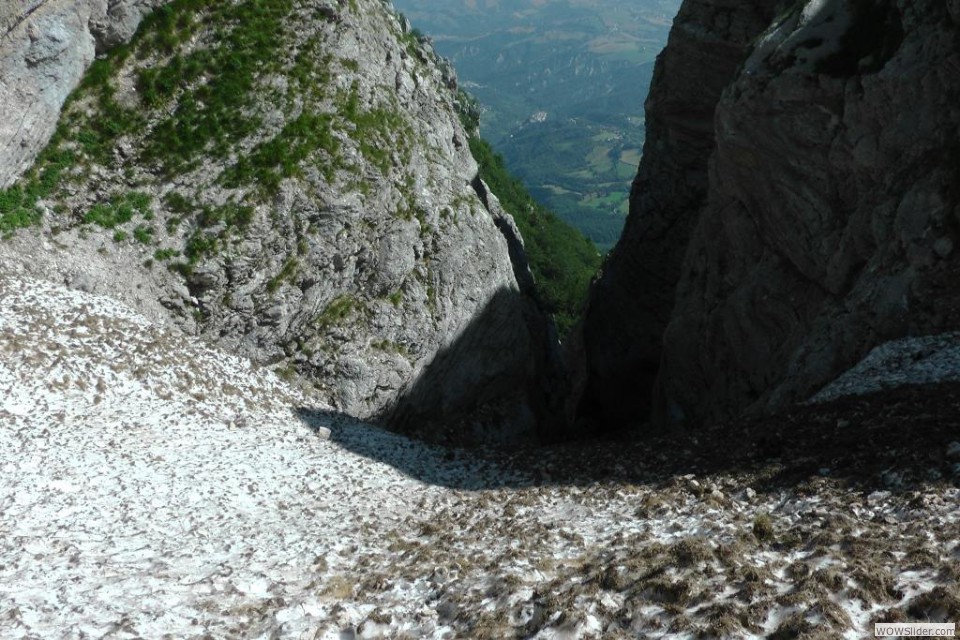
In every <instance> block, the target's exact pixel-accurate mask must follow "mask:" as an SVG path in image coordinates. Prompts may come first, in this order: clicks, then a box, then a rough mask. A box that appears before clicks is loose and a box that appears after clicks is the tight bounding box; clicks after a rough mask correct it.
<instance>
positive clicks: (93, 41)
mask: <svg viewBox="0 0 960 640" xmlns="http://www.w3.org/2000/svg"><path fill="white" fill-rule="evenodd" d="M167 1H169V0H110V1H109V2H108V1H107V0H80V1H75V0H69V1H68V0H15V1H13V2H4V3H3V6H0V105H3V118H2V119H0V188H3V187H7V186H9V185H10V184H11V183H12V182H13V180H14V179H15V178H16V177H17V175H19V174H20V173H21V172H22V171H24V170H25V169H26V168H27V167H29V166H30V164H31V163H32V162H33V160H34V159H35V158H36V156H37V154H38V153H39V152H40V150H41V149H43V147H44V146H45V145H46V143H47V141H49V140H50V136H52V135H53V132H54V129H55V127H56V124H57V119H58V118H59V115H60V108H61V107H62V106H63V103H64V101H65V100H66V99H67V96H69V95H70V92H71V91H73V89H74V88H76V86H77V84H78V83H79V82H80V78H81V77H83V73H84V71H86V69H87V67H89V66H90V63H91V62H93V58H94V55H95V53H96V51H97V50H99V49H103V48H106V47H110V46H113V45H115V44H119V43H120V42H124V41H126V40H128V39H129V38H130V37H131V36H132V35H133V33H134V32H135V31H136V29H137V25H138V24H139V23H140V19H141V18H142V17H143V15H144V14H146V13H148V12H149V11H150V10H151V9H152V8H154V7H156V6H159V5H161V4H164V3H165V2H167Z"/></svg>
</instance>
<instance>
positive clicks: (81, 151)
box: [0, 0, 556, 437]
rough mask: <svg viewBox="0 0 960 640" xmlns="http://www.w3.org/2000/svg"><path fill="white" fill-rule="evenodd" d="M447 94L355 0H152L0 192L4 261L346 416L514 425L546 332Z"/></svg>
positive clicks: (430, 68)
mask: <svg viewBox="0 0 960 640" xmlns="http://www.w3.org/2000/svg"><path fill="white" fill-rule="evenodd" d="M39 15H40V12H39V10H38V12H35V13H33V14H30V16H29V17H28V19H26V20H25V21H23V22H22V23H20V24H19V25H18V26H16V27H15V29H14V30H13V31H11V32H10V33H8V34H7V36H6V37H5V39H4V46H7V43H8V42H12V43H17V42H20V41H22V40H24V37H26V40H29V39H30V38H29V33H30V32H31V29H37V28H39V27H38V25H37V23H36V20H38V19H39V17H38V16H39ZM81 31H82V30H81ZM24 33H26V34H27V35H26V36H24ZM87 35H88V36H89V34H87ZM18 38H19V39H18ZM84 51H86V50H84ZM84 55H85V54H84ZM87 60H88V58H87V57H83V56H80V61H79V62H77V64H80V63H81V62H86V61H87ZM27 67H28V68H30V63H29V61H28V63H27ZM72 77H73V76H70V78H72ZM63 82H64V83H65V84H64V85H63V86H58V90H63V89H64V88H67V87H68V86H69V82H68V81H67V80H64V81H63ZM455 86H456V79H455V77H454V75H453V72H452V70H450V69H449V68H448V67H446V66H445V65H444V64H442V63H440V62H439V60H438V59H436V58H435V57H434V56H433V55H432V53H431V52H430V51H429V49H428V48H425V47H424V46H422V45H421V43H420V42H419V41H418V40H417V39H416V37H414V35H413V34H411V33H409V32H405V31H404V30H403V26H402V25H401V23H400V21H399V20H398V19H397V17H396V16H395V15H394V14H393V13H392V11H391V10H390V9H389V7H388V6H386V5H384V4H383V3H382V2H379V1H375V0H350V1H349V2H334V1H332V0H276V1H272V2H261V1H259V0H243V1H241V2H226V1H214V2H203V1H201V0H176V1H174V2H172V3H170V4H168V5H166V6H164V7H163V8H161V9H159V10H158V11H157V12H155V13H154V14H152V15H151V16H150V17H149V18H148V19H147V20H146V22H145V23H144V24H143V25H142V26H141V28H140V30H139V31H138V33H137V35H136V37H134V38H133V39H132V41H130V43H129V44H125V45H122V46H119V47H116V48H114V49H113V50H111V51H110V53H109V54H107V55H105V56H103V57H101V58H100V59H98V60H97V61H96V62H95V63H94V65H93V66H92V67H91V69H90V71H88V72H87V74H86V75H85V77H84V79H83V82H82V84H81V86H80V88H79V89H78V90H77V91H76V92H75V93H74V94H72V96H71V98H70V100H69V101H68V103H67V105H66V107H65V108H64V110H63V113H62V116H61V118H60V123H59V125H58V129H57V132H56V134H55V135H54V136H53V138H52V141H51V143H50V144H49V146H47V147H46V148H45V149H44V151H43V152H42V153H41V154H40V156H39V157H38V159H37V161H36V163H35V164H34V165H33V167H32V168H31V169H30V170H29V171H28V172H27V173H26V174H24V175H23V177H21V178H20V179H19V180H18V181H17V182H16V183H14V184H13V185H12V186H10V187H9V188H8V189H6V190H5V191H3V192H0V230H2V231H3V232H4V233H5V234H6V235H7V236H12V237H8V238H7V239H6V240H5V241H4V242H2V243H0V257H2V259H3V263H4V270H5V271H8V272H10V271H13V272H18V271H19V272H25V273H34V274H38V275H42V276H44V277H46V278H50V279H54V280H61V281H67V282H69V283H71V284H73V285H74V286H75V287H78V288H82V289H85V290H89V291H98V292H110V293H111V294H112V295H115V296H116V297H118V298H120V299H122V300H125V301H127V302H129V303H131V304H134V305H136V306H137V307H138V308H139V309H141V310H142V311H143V312H144V313H146V314H147V315H148V316H150V317H152V318H156V319H163V318H165V319H168V320H172V321H173V322H174V323H176V324H177V325H178V326H180V327H181V328H183V329H184V330H186V331H187V332H190V333H198V334H201V335H204V336H207V337H209V338H210V339H212V340H214V341H216V342H218V343H219V344H221V345H223V346H225V347H227V348H229V349H230V350H232V351H233V352H235V353H239V354H243V355H245V356H247V357H250V358H252V359H253V360H255V361H257V362H259V363H269V364H271V365H273V366H274V367H275V368H277V369H278V370H280V371H282V372H284V373H285V375H289V376H297V377H300V378H301V379H304V380H307V381H309V382H310V383H312V386H314V387H315V388H316V389H317V390H319V391H320V392H321V393H322V394H323V396H324V397H325V398H326V399H327V400H328V401H329V402H331V403H332V404H333V405H334V406H336V407H337V408H338V409H340V410H342V411H345V412H348V413H351V414H353V415H358V416H362V417H368V418H375V419H379V420H383V421H387V422H389V423H390V424H392V425H394V426H396V427H397V428H405V427H409V426H411V425H416V427H417V429H418V430H420V431H421V432H423V433H424V434H425V435H429V436H431V437H446V436H448V435H455V436H456V437H469V436H477V437H487V436H490V435H491V434H495V435H496V436H497V437H525V436H529V435H531V434H532V432H533V430H534V427H535V423H536V422H537V421H538V420H539V419H545V418H547V417H548V414H549V405H550V402H552V400H550V398H549V397H548V396H549V393H552V392H553V391H552V390H551V387H555V386H556V385H554V384H553V382H554V381H553V380H552V379H551V373H550V371H549V367H550V366H552V365H549V364H548V363H549V362H550V358H549V357H548V354H549V352H550V351H551V350H552V349H553V346H552V342H551V338H550V335H551V334H550V331H549V330H548V323H547V321H546V319H545V318H544V316H543V315H542V314H541V313H540V311H539V310H538V308H537V306H536V304H535V302H534V300H533V298H532V291H531V290H530V279H529V274H528V273H527V272H526V268H525V262H524V260H523V259H522V253H523V249H522V241H521V240H520V238H519V235H518V234H517V232H516V230H515V227H514V225H513V222H512V220H511V218H510V217H509V216H508V215H506V214H505V213H504V212H503V211H502V210H501V209H500V208H499V205H498V203H497V200H496V198H495V197H492V196H488V195H487V194H486V190H485V188H484V187H483V186H482V183H480V182H479V181H478V180H476V175H477V166H476V163H475V162H474V160H473V158H472V157H471V155H470V151H469V148H468V144H467V137H466V135H465V134H464V132H463V129H462V127H461V125H460V122H459V119H458V117H457V114H456V108H455V107H456V105H455V100H456V93H455ZM18 90H19V89H16V88H15V91H14V93H16V92H17V91H18ZM63 94H64V95H65V92H64V93H63ZM57 95H60V94H59V93H58V94H57ZM42 124H43V123H42V122H40V123H35V125H34V128H42V127H41V125H42ZM18 136H19V137H18ZM43 138H44V136H43V135H41V134H39V133H37V132H36V131H34V132H33V133H31V134H30V135H29V136H25V135H24V134H21V133H19V132H18V133H15V134H14V135H13V136H12V137H11V136H9V135H8V138H6V139H5V140H4V145H5V146H16V145H17V144H20V143H21V142H22V141H24V140H28V139H29V140H41V139H43ZM31 144H32V143H29V144H27V145H26V146H27V147H30V146H31ZM16 166H17V164H16V163H14V168H16ZM478 190H479V192H480V193H478ZM481 194H482V195H483V198H481ZM511 255H514V256H516V257H517V260H516V261H515V262H513V261H511ZM467 415H469V416H470V418H469V419H467V418H466V417H465V416H467ZM426 416H429V417H430V420H429V421H427V420H424V419H423V418H424V417H426ZM461 419H464V420H467V422H468V423H469V424H466V425H463V427H462V428H461V426H460V424H459V422H458V421H459V420H461ZM545 421H546V420H544V422H545ZM430 425H435V428H434V427H433V426H430ZM505 425H508V426H507V427H505ZM503 428H506V429H508V431H509V433H500V431H499V430H500V429H503ZM471 430H472V431H471Z"/></svg>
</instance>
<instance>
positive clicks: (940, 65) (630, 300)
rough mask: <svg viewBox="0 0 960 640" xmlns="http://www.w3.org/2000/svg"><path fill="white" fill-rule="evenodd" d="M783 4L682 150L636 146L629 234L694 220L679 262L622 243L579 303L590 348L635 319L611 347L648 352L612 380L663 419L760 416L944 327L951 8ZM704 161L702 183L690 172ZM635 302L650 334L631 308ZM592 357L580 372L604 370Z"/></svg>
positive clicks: (691, 6)
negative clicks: (590, 297) (589, 298)
mask: <svg viewBox="0 0 960 640" xmlns="http://www.w3.org/2000/svg"><path fill="white" fill-rule="evenodd" d="M757 4H759V3H757ZM753 5H754V3H750V2H737V3H729V4H728V3H719V2H706V3H704V2H687V3H685V9H684V11H683V12H682V13H681V15H680V16H679V17H678V21H677V24H676V26H675V28H674V31H675V32H676V33H685V32H692V33H694V34H699V35H697V36H696V37H698V38H701V39H703V42H704V43H705V44H706V43H708V42H709V39H704V38H706V36H705V35H704V34H705V33H711V32H710V31H709V30H705V29H703V28H702V26H701V25H702V24H704V22H705V20H706V18H707V17H709V16H710V15H712V14H711V11H715V10H717V9H718V8H720V7H727V9H728V11H727V12H725V13H724V15H726V16H727V19H728V21H729V24H735V25H740V26H741V28H742V29H747V30H748V31H749V30H754V28H755V27H756V25H757V11H756V9H755V8H754V6H753ZM782 9H783V11H781V12H779V13H778V14H777V18H776V19H775V20H773V22H772V23H771V24H770V25H769V27H768V28H767V29H766V30H765V31H764V32H763V33H762V34H760V35H759V37H758V38H757V39H756V41H755V42H754V44H753V46H752V47H750V48H749V49H748V48H746V47H744V48H741V51H743V53H744V55H743V59H742V60H739V61H737V62H736V63H731V68H732V67H736V68H737V69H738V71H737V72H736V74H735V76H734V77H732V78H731V81H729V82H727V83H726V84H727V86H726V88H725V89H724V90H723V93H722V97H721V99H720V100H719V102H718V104H717V106H716V110H715V112H714V113H713V117H712V118H707V119H703V118H701V119H695V120H694V121H695V122H696V123H697V124H698V125H700V128H699V129H697V128H694V127H689V128H688V129H689V130H690V131H692V132H693V133H692V134H691V136H692V137H693V138H694V139H695V140H696V141H698V142H696V143H695V144H692V143H687V144H686V145H685V147H684V148H686V149H689V150H690V156H689V157H686V158H684V157H681V156H678V155H677V154H676V153H675V152H673V153H671V152H670V148H669V147H668V148H667V149H666V152H664V151H661V150H660V149H658V147H657V146H656V145H657V141H656V137H654V138H653V139H652V140H651V141H650V143H649V144H648V147H647V149H646V155H645V157H644V161H643V162H644V164H643V166H642V167H641V172H640V179H639V182H638V189H639V191H640V193H639V194H638V195H637V196H636V197H635V199H634V210H633V212H632V219H631V228H639V227H644V226H649V227H651V228H655V225H656V224H657V221H658V220H659V219H660V218H661V214H660V213H659V212H661V211H666V212H669V213H670V214H673V215H679V214H682V215H679V217H678V218H677V221H676V224H684V222H685V221H687V220H692V223H688V224H689V225H690V226H689V227H688V228H690V229H692V231H691V232H689V233H687V232H685V231H684V230H683V229H680V230H679V231H675V232H674V236H673V239H672V240H671V241H670V242H669V243H668V244H667V246H668V247H671V248H672V252H671V253H670V256H677V255H680V254H683V252H684V251H685V254H684V258H683V260H682V268H681V270H680V271H679V278H678V277H677V272H671V271H669V270H666V269H665V268H664V269H660V270H659V271H656V272H654V271H652V270H649V269H648V270H647V271H646V272H645V271H644V270H643V269H639V268H636V267H635V266H633V265H635V264H642V263H643V262H644V261H650V260H651V259H653V256H655V255H656V254H653V253H651V250H650V246H651V244H652V243H653V242H654V241H655V240H656V234H655V233H654V232H652V231H651V232H647V233H646V234H639V235H638V234H636V233H632V234H631V233H628V234H627V235H625V236H624V239H623V241H622V242H621V244H620V246H618V248H617V252H616V253H615V254H614V256H613V257H612V259H611V261H610V264H609V265H608V267H607V269H606V273H605V280H607V281H609V284H606V285H603V286H601V287H600V288H598V290H597V291H596V292H595V295H594V308H593V311H592V313H591V316H589V317H588V321H587V334H586V335H587V337H588V338H591V332H597V333H599V337H593V338H592V340H591V341H592V342H593V343H601V344H604V343H605V340H606V338H605V337H604V336H605V335H607V334H609V333H610V332H611V331H610V329H608V328H605V327H604V323H606V324H607V325H608V326H613V327H617V326H624V325H629V323H630V322H634V323H635V326H634V327H633V328H632V329H631V332H630V333H628V334H627V335H628V336H629V337H628V339H627V340H626V341H625V346H629V347H630V348H631V349H640V348H641V347H642V345H653V346H647V347H646V350H645V351H642V352H643V353H644V354H645V356H646V357H645V359H644V360H643V364H642V365H640V364H639V363H638V362H629V361H628V362H626V363H625V365H626V368H625V369H623V370H621V372H620V373H619V375H620V376H621V377H622V378H623V379H624V380H626V381H627V382H628V383H633V384H636V385H637V389H638V393H640V394H641V395H644V394H647V393H649V390H650V387H649V381H650V379H651V378H654V377H655V378H656V384H655V387H656V388H655V390H654V414H653V415H654V418H655V419H656V420H657V421H658V422H661V423H664V422H665V423H670V422H678V421H685V422H692V423H696V422H701V421H703V420H708V419H717V418H722V417H725V416H730V415H735V414H738V413H741V412H743V411H745V410H747V411H769V410H775V409H778V408H781V407H783V406H785V405H787V404H789V403H791V402H794V401H797V400H802V399H804V398H806V397H808V396H809V395H810V394H812V393H813V392H815V391H816V390H817V389H818V388H819V387H821V386H822V385H824V384H825V383H827V382H829V381H830V380H831V379H833V378H834V377H835V376H836V375H837V374H838V373H840V372H842V371H843V370H845V369H846V368H848V367H850V366H851V365H852V364H854V363H855V362H856V361H857V359H858V358H859V357H861V356H862V355H863V354H864V353H866V352H867V351H868V350H869V349H870V348H871V347H873V346H875V345H877V344H879V343H881V342H883V341H885V340H888V339H893V338H897V337H901V336H904V335H910V334H926V333H936V332H939V331H944V330H948V329H951V328H956V327H957V326H958V325H960V315H958V313H957V307H958V305H957V289H956V286H955V284H953V280H955V278H953V277H952V274H955V273H956V266H957V265H956V259H957V258H956V254H955V252H954V246H955V244H956V242H957V238H956V232H957V229H958V223H960V217H958V214H960V210H958V208H957V205H958V202H960V193H958V191H957V167H958V163H960V142H958V136H957V127H958V124H960V108H958V107H957V104H960V103H958V97H960V74H958V73H957V70H958V69H960V31H958V27H957V18H958V13H957V7H956V3H943V2H934V1H921V2H906V1H894V0H883V1H877V2H852V3H848V2H842V1H833V0H826V1H819V0H818V1H814V2H800V3H793V4H790V5H789V6H784V7H782ZM707 24H709V22H707ZM744 25H753V27H749V28H748V27H745V26H744ZM737 33H741V34H742V33H744V31H742V30H741V31H737ZM755 33H759V30H755ZM749 39H750V37H749V36H747V37H746V38H742V39H741V38H733V39H732V41H733V42H737V43H741V44H745V43H746V42H747V41H748V40H749ZM677 42H678V40H676V39H672V40H671V44H670V46H669V47H668V50H667V52H666V53H665V54H664V60H669V59H670V57H671V55H673V53H672V52H671V49H674V50H676V49H677V48H678V44H677ZM741 63H742V64H741ZM737 65H739V66H737ZM661 66H664V63H662V64H661ZM688 72H689V73H688V74H687V76H688V77H686V78H685V79H684V82H685V84H688V85H689V86H704V87H709V86H712V85H711V83H713V82H715V81H716V80H717V74H716V71H715V70H713V69H711V68H710V67H709V66H707V65H705V64H704V65H700V66H699V67H696V66H691V67H690V68H688ZM676 80H677V79H676V76H674V81H676ZM664 84H666V87H667V90H668V93H669V95H673V96H677V97H682V95H683V94H682V92H678V91H676V90H671V89H670V86H669V85H670V78H669V76H668V75H667V74H665V73H660V74H659V75H658V78H657V80H656V81H655V85H656V86H655V87H654V92H653V95H655V96H656V95H659V92H660V91H662V90H663V87H664ZM657 105H658V102H657V101H656V100H652V103H651V107H652V108H653V111H654V113H656V107H657ZM654 122H656V121H655V120H654ZM651 126H652V127H653V128H654V129H653V131H654V134H656V124H654V125H651ZM704 149H707V150H708V151H707V152H706V153H704ZM709 149H712V157H711V158H710V162H709V172H708V174H707V175H706V176H705V180H706V182H705V183H704V182H703V180H704V176H703V174H702V173H700V172H699V171H698V169H699V167H700V166H701V165H699V164H698V162H702V161H703V160H704V158H705V157H706V155H707V154H708V153H709ZM695 154H698V155H695ZM662 163H674V164H671V165H670V166H672V167H673V168H674V169H675V171H674V173H673V174H666V173H661V177H662V178H663V179H664V180H665V181H666V183H667V184H666V185H659V184H657V185H654V184H651V183H650V181H649V179H646V178H645V177H646V176H649V175H650V171H651V169H652V168H654V167H657V166H659V165H660V164H662ZM703 189H705V193H706V198H705V199H704V200H703V201H702V202H701V203H700V204H697V203H696V198H695V196H696V194H697V193H698V190H703ZM699 192H700V193H702V192H703V191H699ZM691 198H693V200H694V201H693V202H691ZM670 228H671V230H672V229H673V227H670ZM664 262H669V261H668V260H664ZM651 273H652V275H650V274H651ZM604 286H605V287H606V288H605V289H604V288H603V287H604ZM608 291H612V295H610V298H611V299H609V300H605V301H603V302H599V300H601V299H602V297H603V296H606V295H608ZM668 291H672V292H674V293H675V298H673V304H672V305H671V304H670V302H671V300H670V296H669V294H665V293H664V292H668ZM648 300H649V301H650V302H647V301H648ZM598 305H602V306H599V310H598ZM645 305H650V306H651V307H652V308H653V309H655V310H657V313H658V315H656V316H655V319H656V321H650V320H647V319H645V318H644V317H643V316H642V315H640V314H637V313H635V312H634V311H632V309H635V308H638V307H639V308H641V309H642V308H644V307H645ZM671 306H672V310H671V309H670V307H671ZM604 307H606V308H610V309H613V310H614V311H613V312H608V311H603V308H604ZM617 309H625V310H626V311H625V312H621V313H617V312H616V310H617ZM664 317H669V324H668V326H667V327H666V329H665V330H663V324H662V319H663V318H664ZM614 323H619V325H617V324H614ZM618 335H623V334H622V332H621V333H618ZM658 338H659V339H662V352H660V353H659V358H658V352H657V349H656V346H657V345H659V344H661V343H660V342H658ZM614 339H620V340H622V338H614ZM638 345H639V346H638ZM621 351H625V352H626V351H628V350H627V349H626V348H621ZM597 353H603V352H602V351H600V352H597ZM592 358H593V361H592V362H591V364H592V366H593V369H594V370H596V369H597V368H598V364H597V362H600V363H601V364H602V362H603V360H602V359H599V360H598V358H597V355H593V356H592ZM588 399H589V396H588ZM634 416H635V418H637V419H644V418H645V416H642V415H637V414H634Z"/></svg>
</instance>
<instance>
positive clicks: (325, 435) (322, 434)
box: [315, 427, 330, 440]
mask: <svg viewBox="0 0 960 640" xmlns="http://www.w3.org/2000/svg"><path fill="white" fill-rule="evenodd" d="M315 433H316V434H317V437H318V438H320V439H321V440H329V439H330V429H328V428H327V427H317V429H316V431H315Z"/></svg>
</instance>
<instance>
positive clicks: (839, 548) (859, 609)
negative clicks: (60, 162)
mask: <svg viewBox="0 0 960 640" xmlns="http://www.w3.org/2000/svg"><path fill="white" fill-rule="evenodd" d="M498 460H500V458H497V457H496V456H493V455H490V456H484V455H480V454H479V453H474V452H468V451H463V450H452V449H451V450H447V449H442V448H438V447H431V446H428V445H424V444H420V443H416V442H412V441H410V440H408V439H406V438H403V437H401V436H397V435H393V434H389V433H387V432H384V431H382V430H380V429H378V428H375V427H371V426H368V425H364V424H362V423H358V422H354V421H351V420H349V419H346V418H343V417H339V416H337V415H336V414H335V413H334V412H332V411H329V408H328V407H324V406H322V405H320V404H319V403H318V402H317V401H315V400H312V399H310V398H309V397H307V396H305V395H303V394H301V393H300V392H298V391H297V390H295V389H293V388H292V387H290V386H288V385H287V384H285V383H284V382H282V381H281V380H279V379H278V378H277V377H276V376H274V375H273V374H272V373H270V372H269V371H267V370H265V369H258V368H255V367H252V366H251V365H250V364H249V363H248V362H245V361H243V360H242V359H240V358H236V357H233V356H229V355H225V354H223V353H220V352H218V351H215V350H212V349H210V348H208V347H205V346H203V345H202V344H201V343H200V342H198V341H195V340H192V339H188V338H185V337H182V336H179V335H176V334H175V333H172V332H171V331H169V330H166V329H161V328H159V327H157V326H155V325H151V324H150V323H148V322H147V321H146V320H144V319H143V318H142V317H140V316H138V315H137V314H135V313H133V312H131V311H130V310H129V309H127V308H125V307H123V306H122V305H120V304H119V303H115V302H112V301H111V300H109V299H107V298H103V297H97V296H91V295H87V294H84V293H80V292H76V291H71V290H67V289H65V288H62V287H58V286H55V285H52V284H48V283H44V282H39V281H25V280H20V279H13V278H5V277H3V276H0V637H3V638H42V639H49V638H102V637H111V638H137V637H142V638H163V637H169V638H191V637H197V638H200V637H213V638H221V637H243V638H248V637H250V638H259V637H265V638H267V637H270V638H272V637H283V638H288V637H289V638H354V637H362V638H376V637H383V638H402V637H406V638H485V637H487V638H502V637H535V638H587V637H593V638H621V637H622V638H633V637H702V636H711V635H713V636H716V637H730V636H735V637H763V636H764V635H766V634H769V633H772V632H774V631H780V632H783V633H785V634H788V635H783V636H782V637H796V636H798V635H802V634H805V633H806V634H809V633H813V632H817V631H818V630H819V631H823V632H824V633H826V635H824V636H823V637H837V636H838V635H844V634H846V637H850V638H854V637H862V636H863V635H864V634H865V633H866V632H867V631H868V625H870V623H871V622H872V621H873V620H876V619H879V618H878V616H880V615H881V614H882V615H883V616H884V619H891V620H894V619H917V617H918V616H925V619H928V620H939V619H944V620H945V621H955V622H960V619H955V618H951V616H955V614H956V612H957V611H960V599H958V593H957V587H956V583H957V579H958V577H960V570H958V568H957V567H958V564H960V550H958V546H957V540H958V538H960V523H958V505H957V499H958V494H957V490H956V487H955V486H953V487H948V488H943V487H940V488H939V489H931V490H930V491H928V492H926V493H924V492H914V494H911V495H905V494H898V493H896V492H877V493H874V494H871V495H869V496H849V495H845V494H844V493H843V492H842V491H839V490H837V489H836V488H835V487H833V486H831V484H830V483H829V481H828V480H826V479H824V480H823V482H822V483H821V484H820V485H816V486H819V487H820V489H818V490H817V491H815V492H813V493H811V492H804V493H803V494H802V495H801V494H798V493H791V492H789V491H786V490H784V491H780V492H765V493H758V492H756V491H754V490H752V489H750V488H749V486H748V485H749V482H750V479H749V478H746V477H742V476H740V475H738V474H736V473H733V472H730V473H726V474H720V473H717V474H713V475H711V476H706V477H696V476H694V475H692V474H690V475H683V476H677V477H673V478H669V479H665V480H664V481H663V482H657V483H652V482H636V481H631V480H630V479H629V478H626V477H622V474H620V476H618V472H617V469H614V472H613V474H612V476H611V479H610V480H609V481H605V482H593V481H592V482H589V483H581V484H578V483H575V482H570V483H568V484H555V485H553V484H549V483H546V482H544V481H543V477H544V474H545V472H544V469H545V468H547V467H543V466H536V467H535V468H524V467H518V466H516V465H507V464H506V462H505V461H506V458H503V460H504V463H503V464H500V463H499V462H498ZM554 474H556V470H554ZM556 479H559V478H556ZM794 631H795V632H796V633H793V632H794ZM827 631H829V633H827ZM789 634H792V635H789Z"/></svg>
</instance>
